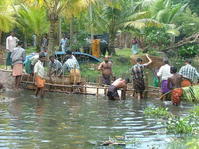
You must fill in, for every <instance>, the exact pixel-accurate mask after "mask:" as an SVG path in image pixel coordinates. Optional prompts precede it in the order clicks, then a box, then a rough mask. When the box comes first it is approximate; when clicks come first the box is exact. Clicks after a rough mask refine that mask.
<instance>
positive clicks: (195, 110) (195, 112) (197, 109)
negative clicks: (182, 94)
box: [190, 106, 199, 116]
mask: <svg viewBox="0 0 199 149" xmlns="http://www.w3.org/2000/svg"><path fill="white" fill-rule="evenodd" d="M190 113H191V114H192V115H195V116H199V106H195V107H194V108H193V109H192V110H191V111H190Z"/></svg>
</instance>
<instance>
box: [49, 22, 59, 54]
mask: <svg viewBox="0 0 199 149" xmlns="http://www.w3.org/2000/svg"><path fill="white" fill-rule="evenodd" d="M57 24H58V20H54V19H53V20H50V30H49V35H48V39H49V42H48V51H49V55H52V54H53V53H54V52H55V44H56V41H55V40H56V38H57V36H56V32H57Z"/></svg>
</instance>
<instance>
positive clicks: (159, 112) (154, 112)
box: [144, 107, 171, 118]
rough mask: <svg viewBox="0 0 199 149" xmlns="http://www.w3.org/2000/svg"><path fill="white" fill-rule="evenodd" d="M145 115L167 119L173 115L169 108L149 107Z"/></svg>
mask: <svg viewBox="0 0 199 149" xmlns="http://www.w3.org/2000/svg"><path fill="white" fill-rule="evenodd" d="M144 114H145V115H148V116H155V117H159V118H162V117H165V118H168V117H170V116H171V113H170V112H169V111H168V109H167V108H164V107H148V108H146V109H145V110H144Z"/></svg>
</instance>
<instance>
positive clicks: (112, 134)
mask: <svg viewBox="0 0 199 149" xmlns="http://www.w3.org/2000/svg"><path fill="white" fill-rule="evenodd" d="M8 95H9V97H12V98H15V100H13V101H12V102H2V103H0V148H3V149H4V148H5V149H6V148H9V149H10V148H11V149H15V148H23V149H33V148H34V149H40V148H41V149H45V148H46V149H134V148H135V149H137V148H138V149H147V148H151V149H152V148H153V149H156V148H160V149H165V148H168V146H169V144H170V143H171V142H172V141H174V140H175V139H176V138H177V137H176V136H175V135H168V134H167V133H166V129H165V124H164V123H163V122H161V120H158V119H155V118H151V117H146V116H145V115H144V113H143V112H144V109H145V108H146V107H149V106H160V105H162V106H165V107H168V108H169V111H171V112H172V113H173V114H176V115H181V116H183V115H186V113H187V111H188V110H190V109H191V108H192V105H188V104H186V106H185V105H182V106H180V107H175V106H172V105H171V104H170V103H169V102H161V101H159V100H156V99H150V100H149V99H148V100H141V101H138V100H135V99H134V100H132V99H128V100H125V101H108V100H107V99H106V98H105V97H98V98H97V97H95V96H84V95H65V94H56V93H48V94H46V96H45V98H44V99H37V98H35V97H34V96H33V92H31V91H22V92H18V93H13V92H9V93H8ZM113 138H115V139H116V140H117V141H122V142H125V144H126V145H125V146H118V145H114V146H101V145H100V144H101V143H102V142H103V141H107V140H109V139H113Z"/></svg>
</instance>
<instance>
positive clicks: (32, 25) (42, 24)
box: [16, 5, 49, 49]
mask: <svg viewBox="0 0 199 149" xmlns="http://www.w3.org/2000/svg"><path fill="white" fill-rule="evenodd" d="M16 21H17V25H18V26H19V27H20V29H21V30H22V31H23V33H24V35H25V36H27V35H32V34H35V35H36V36H37V42H36V43H37V48H38V49H39V48H40V45H39V43H40V41H41V36H42V34H44V33H47V32H48V30H49V22H48V21H47V15H46V11H45V9H44V8H41V7H36V6H31V7H26V6H24V5H21V6H20V8H18V10H17V15H16Z"/></svg>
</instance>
